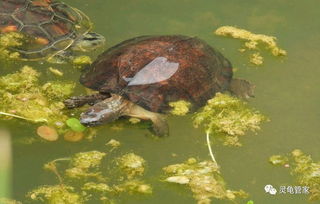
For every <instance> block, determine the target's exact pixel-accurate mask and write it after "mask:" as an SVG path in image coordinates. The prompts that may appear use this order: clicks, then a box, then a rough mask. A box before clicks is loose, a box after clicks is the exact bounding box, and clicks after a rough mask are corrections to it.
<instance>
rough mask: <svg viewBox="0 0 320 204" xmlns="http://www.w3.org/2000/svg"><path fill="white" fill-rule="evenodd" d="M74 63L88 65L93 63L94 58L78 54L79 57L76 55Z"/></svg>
mask: <svg viewBox="0 0 320 204" xmlns="http://www.w3.org/2000/svg"><path fill="white" fill-rule="evenodd" d="M72 63H73V64H74V65H75V66H83V65H87V64H91V63H92V60H91V58H90V57H89V56H85V55H83V56H78V57H75V58H74V59H73V61H72Z"/></svg>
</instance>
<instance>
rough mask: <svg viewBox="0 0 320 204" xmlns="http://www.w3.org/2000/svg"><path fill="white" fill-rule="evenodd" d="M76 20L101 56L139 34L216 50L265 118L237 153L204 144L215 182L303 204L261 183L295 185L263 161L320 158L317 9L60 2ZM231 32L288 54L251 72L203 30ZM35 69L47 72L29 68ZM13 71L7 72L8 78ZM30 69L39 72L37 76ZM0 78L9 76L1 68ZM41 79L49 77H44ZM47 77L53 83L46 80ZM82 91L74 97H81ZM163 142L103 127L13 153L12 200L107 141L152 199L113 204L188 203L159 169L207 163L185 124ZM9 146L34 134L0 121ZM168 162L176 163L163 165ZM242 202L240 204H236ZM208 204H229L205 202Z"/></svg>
mask: <svg viewBox="0 0 320 204" xmlns="http://www.w3.org/2000/svg"><path fill="white" fill-rule="evenodd" d="M66 2H67V3H68V4H70V5H72V6H74V7H76V8H79V9H80V10H82V11H84V12H85V13H86V14H87V15H88V16H90V18H91V19H92V21H93V22H94V25H95V31H96V32H98V33H100V34H102V35H104V36H106V38H107V47H110V46H112V45H114V44H116V43H119V42H121V41H123V40H125V39H128V38H131V37H134V36H138V35H146V34H184V35H191V36H198V37H200V38H202V39H204V40H206V41H207V42H208V43H209V44H210V45H212V46H214V47H215V48H217V49H218V50H220V51H221V52H222V53H223V54H224V55H225V56H226V57H227V58H228V59H230V61H231V62H232V63H233V65H234V67H237V68H238V71H237V72H236V73H235V75H236V76H237V77H242V78H245V79H247V80H249V81H251V82H253V83H254V84H255V85H256V86H257V88H256V94H255V98H254V99H251V100H250V101H249V104H250V106H252V107H255V108H256V109H258V110H260V111H261V112H262V113H264V114H265V115H267V116H268V117H269V118H270V120H271V121H270V122H268V123H266V124H264V125H263V126H262V130H261V131H259V132H258V134H257V135H253V134H248V136H247V137H243V138H242V140H241V142H242V143H243V147H241V148H230V147H224V146H222V145H221V144H216V145H213V148H214V152H215V155H216V158H217V160H218V163H219V164H220V166H221V170H222V174H223V176H224V178H225V180H226V182H227V183H228V186H229V188H231V189H235V190H237V189H244V190H245V191H247V192H248V193H250V199H252V200H254V201H255V203H260V204H269V203H276V204H278V203H279V204H280V203H281V204H289V203H290V204H292V203H294V204H304V203H307V197H306V196H303V195H288V194H286V195H276V196H271V195H268V194H266V193H265V192H264V186H265V185H266V184H272V185H273V186H275V187H276V188H279V186H282V185H295V183H294V178H293V177H291V176H290V175H289V172H288V170H287V169H283V168H276V167H273V166H271V165H270V164H269V163H268V162H267V160H268V158H269V156H271V155H272V154H282V153H287V152H290V151H291V150H293V149H295V148H300V149H302V150H303V151H304V152H306V153H307V154H311V155H312V156H313V158H314V159H315V160H316V161H318V160H319V159H320V155H319V147H320V139H319V137H320V135H319V132H320V125H319V121H320V110H319V109H320V108H319V104H320V103H319V101H320V95H319V87H318V86H319V85H320V83H319V76H320V60H319V56H320V49H319V47H320V35H319V31H320V12H319V7H320V2H319V0H307V1H301V0H269V1H266V0H264V1H262V0H251V1H249V0H247V1H239V0H229V1H218V0H197V1H195V0H175V1H172V0H161V1H156V0H66ZM223 25H234V26H238V27H240V28H245V29H248V30H251V31H253V32H255V33H263V34H267V35H274V36H277V38H278V40H279V45H280V47H282V48H284V49H285V50H287V52H288V57H285V58H283V59H279V58H275V57H272V56H271V55H270V54H269V53H267V52H262V55H263V56H265V63H264V65H263V66H261V67H259V68H255V67H252V66H250V65H249V64H248V56H247V55H244V54H241V53H239V52H238V51H237V49H238V48H240V46H241V43H240V42H239V41H237V40H232V39H227V38H222V37H217V36H214V35H213V34H212V31H213V30H215V29H216V28H217V27H219V26H223ZM31 64H32V65H34V66H36V67H40V68H41V67H42V66H43V67H47V66H48V65H39V64H38V63H31ZM19 67H20V65H17V66H15V67H12V70H14V69H15V70H17V69H18V68H19ZM40 68H39V69H40ZM61 68H63V69H65V70H67V69H69V71H66V76H65V77H66V78H69V79H71V80H75V81H77V79H78V73H76V74H74V73H73V72H74V71H70V70H72V68H70V67H68V66H61ZM5 72H9V71H8V69H6V70H5ZM44 77H48V78H50V74H48V73H44ZM51 77H52V75H51ZM81 91H83V90H81ZM169 125H170V131H171V132H170V137H168V138H165V139H160V140H154V139H152V138H149V137H145V134H146V133H147V132H146V131H145V130H141V129H133V128H127V129H125V130H123V131H120V132H116V131H112V130H110V129H109V128H107V127H103V128H101V129H100V130H99V132H98V137H97V138H96V139H95V140H94V141H93V142H82V143H75V144H73V143H72V144H71V143H66V142H56V143H36V144H33V145H19V144H14V146H13V173H12V175H13V189H12V192H13V198H15V199H17V200H23V198H24V194H25V193H26V192H27V191H29V190H30V189H32V188H34V187H35V186H38V185H41V184H52V183H54V182H55V178H54V176H52V175H51V174H48V173H46V172H44V171H43V170H42V165H43V163H45V162H47V161H50V160H52V159H55V158H60V157H65V156H68V155H71V154H73V153H75V152H79V151H89V150H100V151H103V150H105V145H104V144H105V142H106V141H108V140H109V139H111V138H114V139H117V140H119V141H120V142H121V143H122V148H121V151H120V152H128V151H133V152H135V153H136V154H138V155H141V156H143V157H144V158H145V159H146V160H147V161H148V169H147V176H146V177H151V178H152V179H149V181H150V182H151V183H152V184H153V186H154V194H153V195H152V196H147V197H137V196H133V197H132V196H128V197H124V198H123V200H122V203H130V204H131V203H153V204H157V203H159V204H160V203H161V204H162V203H184V204H187V203H190V204H191V203H195V201H194V200H193V198H192V195H191V192H190V191H188V190H186V189H184V188H179V187H177V186H175V185H167V184H163V183H161V182H159V181H158V180H157V177H158V176H159V175H160V174H161V173H162V171H161V168H162V167H163V166H166V165H169V164H173V163H180V162H182V161H184V160H186V159H187V158H189V157H196V158H199V159H201V160H205V159H209V156H208V150H207V147H206V145H205V137H204V133H203V131H202V130H199V129H194V128H193V127H192V125H191V119H190V117H169ZM1 126H4V127H6V128H7V129H9V130H10V131H11V134H12V136H13V137H15V138H19V137H25V136H30V137H35V136H36V134H35V128H36V126H35V125H31V124H26V123H24V122H16V123H15V124H13V123H12V122H3V121H1ZM172 153H175V154H177V155H178V156H177V157H172V156H171V154H172ZM245 202H246V201H243V202H242V203H245ZM214 203H229V202H226V201H214Z"/></svg>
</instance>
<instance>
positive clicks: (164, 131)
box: [123, 102, 169, 137]
mask: <svg viewBox="0 0 320 204" xmlns="http://www.w3.org/2000/svg"><path fill="white" fill-rule="evenodd" d="M123 115H128V116H131V117H136V118H141V119H143V120H151V121H152V131H153V132H154V134H155V135H157V136H160V137H162V136H168V135H169V126H168V123H167V121H166V119H165V117H164V115H162V114H159V113H155V112H150V111H148V110H146V109H144V108H142V107H141V106H138V105H136V104H134V103H132V102H129V104H128V106H127V109H126V111H124V112H123Z"/></svg>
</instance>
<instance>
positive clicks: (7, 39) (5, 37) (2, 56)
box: [0, 32, 24, 61]
mask: <svg viewBox="0 0 320 204" xmlns="http://www.w3.org/2000/svg"><path fill="white" fill-rule="evenodd" d="M23 41H24V36H23V35H22V34H20V33H16V32H10V33H5V34H0V61H8V60H17V59H19V57H20V54H19V53H18V52H16V51H13V50H12V49H10V48H13V47H19V46H22V45H23Z"/></svg>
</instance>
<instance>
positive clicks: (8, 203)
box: [0, 198, 22, 204]
mask: <svg viewBox="0 0 320 204" xmlns="http://www.w3.org/2000/svg"><path fill="white" fill-rule="evenodd" d="M0 203H1V204H22V203H21V202H20V201H16V200H12V199H8V198H0Z"/></svg>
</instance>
